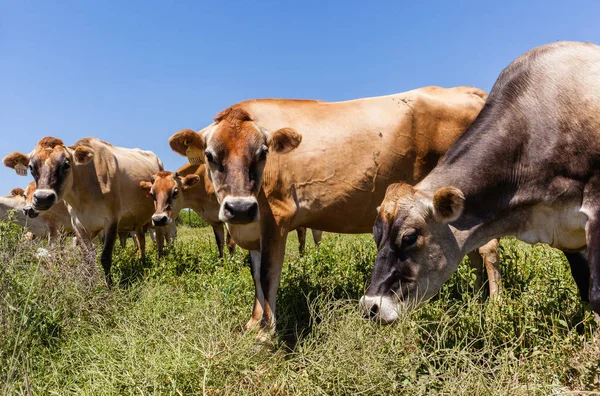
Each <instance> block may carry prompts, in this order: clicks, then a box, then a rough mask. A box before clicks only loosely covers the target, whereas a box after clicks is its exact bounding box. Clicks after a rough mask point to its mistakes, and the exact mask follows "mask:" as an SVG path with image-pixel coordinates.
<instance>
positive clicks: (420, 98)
mask: <svg viewBox="0 0 600 396" xmlns="http://www.w3.org/2000/svg"><path fill="white" fill-rule="evenodd" d="M486 97H487V95H486V94H485V93H484V92H483V91H481V90H479V89H477V88H471V87H456V88H450V89H446V88H440V87H426V88H421V89H417V90H414V91H409V92H406V93H401V94H396V95H389V96H382V97H375V98H366V99H358V100H352V101H347V102H337V103H327V102H319V101H310V100H284V99H263V100H250V101H245V102H242V103H239V104H236V105H234V106H232V107H230V108H228V109H226V110H224V111H223V112H221V113H220V114H219V115H218V116H217V118H216V119H215V122H214V123H213V124H212V125H210V126H208V127H207V128H205V129H204V130H203V131H201V132H200V133H194V132H193V131H190V130H186V131H181V132H179V133H177V134H175V135H174V136H172V137H171V139H170V145H171V148H172V149H173V150H174V151H176V152H178V153H180V154H183V155H187V156H188V158H189V159H190V162H195V163H197V162H202V161H204V160H205V161H206V163H207V164H208V167H209V170H210V172H209V173H210V178H211V180H212V182H213V184H214V187H215V193H216V195H217V198H218V200H219V202H220V203H221V206H220V211H219V218H220V219H221V221H224V222H227V223H228V225H229V230H230V232H231V233H232V237H233V239H234V240H235V241H236V242H238V243H240V244H241V243H242V242H241V241H242V240H245V239H247V240H248V241H250V243H249V244H248V247H247V248H249V249H261V255H260V256H261V257H260V259H261V265H260V268H256V267H255V268H253V275H254V276H255V286H256V299H255V305H254V309H253V313H252V317H251V319H250V321H249V322H248V324H247V327H249V326H253V325H255V324H258V323H260V324H261V327H262V328H263V329H269V328H274V326H275V299H276V295H277V289H278V287H279V281H280V276H281V269H282V265H283V257H284V252H285V243H286V238H287V234H288V232H289V231H290V230H292V229H294V228H297V227H310V228H315V229H318V230H324V231H331V232H340V233H367V232H371V231H372V228H373V222H374V220H375V217H376V210H375V209H376V207H377V206H378V205H379V204H380V203H381V201H382V200H383V197H384V194H385V190H386V187H387V186H388V185H390V184H391V183H393V182H397V181H400V180H402V181H405V182H407V183H411V184H414V183H416V182H418V181H419V180H421V179H422V178H423V177H424V176H425V175H426V174H427V173H428V172H429V171H430V170H431V169H433V167H434V166H435V165H436V163H437V161H438V159H439V158H440V156H441V155H442V154H443V153H444V152H445V151H446V150H447V149H448V148H449V147H450V145H451V144H452V143H453V142H454V141H455V140H456V138H457V137H458V136H460V135H461V134H462V133H463V132H464V130H465V129H466V128H467V127H468V126H469V125H470V124H471V122H472V121H473V120H474V119H475V117H476V116H477V114H478V113H479V111H480V110H481V108H482V107H483V104H484V102H485V98H486ZM267 158H268V160H267ZM257 234H260V238H259V243H256V242H255V239H254V238H255V237H254V236H255V235H257ZM244 243H246V241H244ZM261 319H262V320H261Z"/></svg>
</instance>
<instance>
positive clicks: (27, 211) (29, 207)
mask: <svg viewBox="0 0 600 396" xmlns="http://www.w3.org/2000/svg"><path fill="white" fill-rule="evenodd" d="M35 191H36V188H35V182H34V181H32V182H31V183H29V185H28V186H27V188H26V189H25V192H24V195H25V206H24V207H23V214H24V215H25V216H27V217H30V218H32V219H34V218H36V217H38V216H39V215H40V212H38V211H37V210H35V209H34V208H33V194H34V193H35Z"/></svg>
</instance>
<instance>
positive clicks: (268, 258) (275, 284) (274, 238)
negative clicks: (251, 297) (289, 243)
mask: <svg viewBox="0 0 600 396" xmlns="http://www.w3.org/2000/svg"><path fill="white" fill-rule="evenodd" d="M273 231H274V232H273V233H269V234H267V235H265V236H266V238H264V237H263V235H261V242H260V243H261V257H260V283H261V285H262V288H263V293H264V295H265V304H264V314H263V322H262V323H261V327H262V330H263V331H267V332H269V333H271V332H273V331H275V324H276V319H275V313H276V300H277V290H278V289H279V281H280V280H281V270H282V269H283V258H284V256H285V243H286V240H287V230H282V229H280V228H276V229H273Z"/></svg>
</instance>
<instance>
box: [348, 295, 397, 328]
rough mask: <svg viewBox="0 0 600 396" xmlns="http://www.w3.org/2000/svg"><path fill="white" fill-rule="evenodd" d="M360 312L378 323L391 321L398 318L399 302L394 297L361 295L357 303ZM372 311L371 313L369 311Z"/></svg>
mask: <svg viewBox="0 0 600 396" xmlns="http://www.w3.org/2000/svg"><path fill="white" fill-rule="evenodd" d="M358 304H359V307H360V310H361V312H362V313H363V314H364V315H365V316H372V318H373V319H374V320H375V321H377V322H380V323H384V324H386V323H392V322H393V321H395V320H396V319H398V312H399V310H400V302H399V301H398V299H396V298H391V297H384V296H362V297H361V299H360V302H359V303H358ZM371 312H373V313H371Z"/></svg>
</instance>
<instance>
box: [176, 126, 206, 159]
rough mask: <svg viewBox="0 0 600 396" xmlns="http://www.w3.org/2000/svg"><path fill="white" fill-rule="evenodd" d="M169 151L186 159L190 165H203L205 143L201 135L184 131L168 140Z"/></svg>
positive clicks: (187, 130) (188, 130)
mask: <svg viewBox="0 0 600 396" xmlns="http://www.w3.org/2000/svg"><path fill="white" fill-rule="evenodd" d="M169 146H171V150H173V151H174V152H176V153H177V154H180V155H183V156H185V157H187V158H188V161H189V162H190V164H192V165H198V164H202V163H204V150H206V142H205V140H204V136H203V134H201V133H198V132H195V131H192V130H191V129H184V130H181V131H179V132H177V133H176V134H175V135H173V136H171V138H169Z"/></svg>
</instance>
